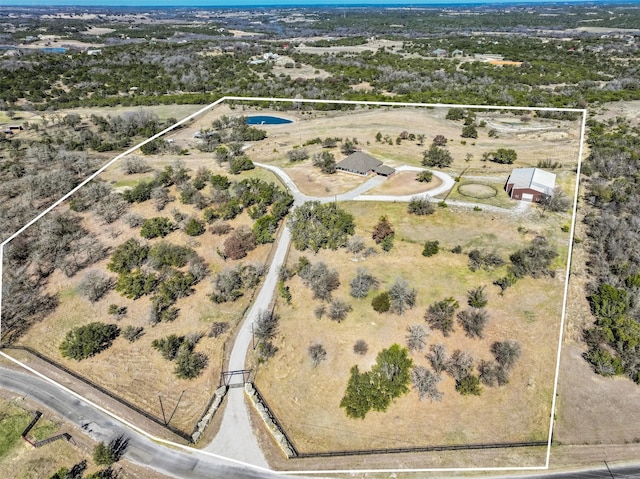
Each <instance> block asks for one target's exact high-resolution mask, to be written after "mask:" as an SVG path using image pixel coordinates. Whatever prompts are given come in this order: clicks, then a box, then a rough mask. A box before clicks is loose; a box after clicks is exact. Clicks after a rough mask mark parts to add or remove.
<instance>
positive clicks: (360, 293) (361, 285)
mask: <svg viewBox="0 0 640 479" xmlns="http://www.w3.org/2000/svg"><path fill="white" fill-rule="evenodd" d="M377 284H378V280H377V279H376V278H375V277H374V276H373V275H371V273H369V272H368V271H367V270H366V269H365V268H362V267H359V268H358V269H357V270H356V276H355V277H354V278H353V279H352V280H351V282H350V283H349V286H351V290H350V294H351V296H353V297H354V298H364V297H366V296H367V295H368V294H369V289H370V288H371V287H375V286H376V285H377Z"/></svg>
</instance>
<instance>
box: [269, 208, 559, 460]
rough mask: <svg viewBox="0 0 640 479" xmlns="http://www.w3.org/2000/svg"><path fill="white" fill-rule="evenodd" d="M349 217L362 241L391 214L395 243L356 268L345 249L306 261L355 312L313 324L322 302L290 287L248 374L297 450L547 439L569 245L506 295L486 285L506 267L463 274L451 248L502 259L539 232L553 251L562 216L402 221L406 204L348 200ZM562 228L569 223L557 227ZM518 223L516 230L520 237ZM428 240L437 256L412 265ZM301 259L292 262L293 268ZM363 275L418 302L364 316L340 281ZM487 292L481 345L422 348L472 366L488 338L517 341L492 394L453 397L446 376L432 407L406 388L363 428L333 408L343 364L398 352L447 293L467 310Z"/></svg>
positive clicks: (478, 215) (443, 213) (294, 284)
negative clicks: (507, 372) (271, 352)
mask: <svg viewBox="0 0 640 479" xmlns="http://www.w3.org/2000/svg"><path fill="white" fill-rule="evenodd" d="M345 207H346V209H347V210H349V211H350V212H351V213H353V214H354V216H355V218H356V224H357V232H356V233H357V234H359V235H361V236H363V237H365V238H369V239H368V240H367V241H368V243H370V244H373V241H372V240H370V232H371V230H372V228H373V225H374V224H375V222H377V219H378V216H380V215H382V214H386V215H388V217H389V218H390V220H391V222H392V224H393V225H394V227H395V228H396V241H395V246H394V248H393V249H392V250H391V251H390V253H388V254H385V253H380V254H378V255H375V256H372V257H368V258H367V259H366V260H358V261H356V260H355V259H354V258H352V257H351V255H350V254H349V253H347V252H346V251H344V250H341V251H338V252H330V251H329V252H327V251H321V252H320V253H318V254H317V255H313V254H309V253H306V256H307V257H308V258H309V259H310V260H311V261H312V262H315V261H324V262H325V263H327V264H328V265H330V266H331V267H333V268H335V269H337V270H338V271H339V273H340V281H341V286H340V288H339V289H338V290H337V291H335V292H334V295H333V296H334V297H337V298H342V299H344V300H347V301H348V302H349V303H350V304H351V306H352V307H353V311H352V312H351V313H350V314H349V315H348V316H347V318H346V319H345V320H344V321H343V322H342V323H336V322H332V321H330V320H329V319H327V318H326V317H325V318H323V319H321V320H318V319H316V317H315V316H314V314H313V310H314V309H315V307H316V306H318V305H319V304H320V302H319V301H318V300H314V299H313V298H312V295H311V292H310V290H308V289H307V288H306V287H304V286H303V285H302V283H301V281H300V279H299V278H297V277H295V278H294V279H292V280H291V281H290V287H291V290H292V294H293V304H292V305H291V306H286V305H279V306H278V309H277V311H278V312H279V314H281V316H282V319H281V322H280V324H281V327H280V330H281V333H280V336H279V338H278V340H277V346H278V347H279V348H280V351H279V352H278V354H277V355H276V357H275V358H273V359H272V360H271V361H269V362H268V363H267V364H266V365H265V366H263V367H261V369H260V371H259V373H258V374H257V384H258V386H259V387H260V389H261V390H262V392H263V393H264V395H265V397H266V398H267V400H268V401H269V404H270V405H271V407H272V408H273V409H274V410H275V412H276V415H277V416H278V418H279V419H280V421H281V422H282V423H283V424H284V427H285V428H286V429H287V432H288V433H289V434H290V435H291V436H292V438H293V441H294V442H295V444H296V445H297V447H298V448H299V449H300V450H301V451H304V452H311V451H327V450H353V449H368V448H397V447H405V446H424V445H435V444H465V443H483V442H502V441H529V440H545V439H546V437H547V433H548V427H549V414H550V408H551V399H552V388H553V379H554V373H555V358H556V350H557V340H558V334H559V326H560V317H561V305H562V293H563V285H564V265H565V264H566V262H565V261H566V248H559V249H560V250H561V254H562V253H563V252H564V257H562V258H561V259H559V260H558V261H557V262H556V264H555V265H554V267H555V269H556V272H557V274H556V277H555V278H543V279H536V280H534V279H530V278H527V279H524V280H521V281H519V282H518V283H517V284H516V285H515V286H514V287H512V288H510V289H508V290H507V292H506V293H505V295H504V296H500V295H499V294H498V292H499V289H498V288H497V287H496V286H493V285H492V284H491V283H492V281H494V280H495V279H497V278H498V277H499V276H500V275H501V274H504V270H499V271H494V272H492V273H489V272H486V271H476V272H474V273H472V272H471V271H470V270H469V269H468V267H467V261H468V258H467V256H466V254H454V253H451V252H450V251H448V250H450V249H451V248H452V247H453V246H455V245H458V244H459V245H461V246H462V247H463V250H464V251H465V252H468V251H469V250H470V249H472V248H474V247H479V248H486V249H489V250H493V251H495V252H496V253H498V254H500V255H501V256H502V257H507V256H508V254H509V253H510V252H513V251H514V250H516V249H518V248H519V247H522V246H524V245H525V244H526V243H527V242H528V241H530V240H531V239H532V237H533V236H535V234H543V235H546V236H547V237H548V238H549V239H550V240H551V241H553V242H554V244H556V245H558V246H560V245H562V244H563V243H566V242H567V240H568V234H566V233H562V232H561V231H560V228H559V224H558V221H560V218H556V217H553V218H551V217H548V218H547V219H546V221H544V222H540V221H539V220H538V218H536V217H535V216H533V217H529V218H521V219H520V221H517V222H515V221H513V220H512V219H511V218H508V217H500V216H497V215H491V214H488V213H484V212H464V211H455V210H454V209H451V208H448V209H438V211H437V212H436V213H435V214H434V215H433V216H430V217H427V218H420V217H414V216H408V215H406V213H405V212H406V205H400V204H377V205H376V207H375V208H372V207H371V205H364V204H361V203H348V204H346V205H345ZM565 220H566V219H565ZM518 226H520V227H521V228H520V231H521V232H519V231H518ZM427 239H437V240H439V241H440V242H441V246H442V247H443V248H444V249H445V250H443V251H441V252H440V253H438V254H437V255H436V256H433V257H430V258H424V257H422V256H421V251H422V243H423V241H425V240H427ZM299 256H300V253H299V252H296V251H294V252H293V253H292V255H291V257H290V259H289V263H290V264H295V262H296V261H297V258H298V257H299ZM360 266H362V267H365V268H367V269H368V270H369V271H370V272H371V273H373V274H374V276H376V277H377V278H378V279H379V280H380V286H379V290H384V289H386V288H388V287H389V286H390V284H391V283H392V282H393V281H394V279H395V278H396V277H398V276H400V277H403V278H405V279H407V280H408V282H409V284H411V285H412V286H413V287H415V288H417V290H418V296H417V304H416V307H415V308H414V309H412V310H409V311H408V312H406V313H405V314H404V315H403V316H398V315H394V314H390V313H385V314H378V313H376V312H374V311H373V309H372V308H371V304H370V303H371V299H372V297H373V296H374V293H370V294H369V296H368V297H367V298H365V299H361V300H357V299H353V298H351V297H350V296H349V281H350V279H351V278H352V277H353V276H354V274H355V270H356V268H357V267H360ZM479 285H486V286H487V292H488V295H489V305H488V310H489V312H490V316H491V320H490V323H489V325H488V326H487V328H486V329H485V334H484V338H483V339H482V340H479V339H470V338H467V337H466V336H465V335H464V333H463V331H462V330H461V328H460V327H459V326H458V325H457V326H456V330H455V332H454V333H452V334H451V335H450V336H449V337H446V338H445V337H443V336H442V334H441V333H440V332H437V331H431V333H430V335H429V337H428V340H427V347H428V345H429V344H434V343H443V344H445V346H446V348H447V351H448V352H449V354H450V353H451V352H453V350H455V349H458V348H459V349H462V350H464V351H467V352H469V353H470V354H472V356H473V357H474V358H475V359H476V360H480V359H486V360H489V359H491V353H490V351H489V347H490V345H491V344H492V343H493V342H494V341H501V340H505V339H515V340H517V341H518V342H519V343H520V344H521V346H522V351H523V352H522V357H521V359H520V361H519V362H518V364H517V365H516V367H515V368H514V370H513V373H512V375H511V377H510V383H509V384H508V385H507V386H504V387H501V388H488V387H484V391H483V393H482V396H480V397H475V396H472V397H469V396H461V395H460V394H458V393H457V392H456V391H455V390H454V381H453V380H452V379H451V378H450V377H449V376H446V375H445V376H443V378H444V379H443V381H442V382H441V383H440V390H441V391H442V392H443V393H444V399H443V400H442V401H441V402H429V401H428V400H427V401H424V402H420V401H419V399H418V395H417V393H416V392H415V391H412V392H410V393H409V394H407V395H406V396H403V397H401V398H399V399H397V400H395V401H394V402H393V403H392V405H391V407H390V408H389V410H388V411H387V412H386V413H379V412H370V413H369V414H368V415H367V417H366V418H365V419H364V420H353V419H349V418H348V417H347V416H346V414H345V412H344V409H341V408H340V407H339V403H340V400H341V398H342V396H343V394H344V391H345V388H346V384H347V381H348V378H349V370H350V368H351V366H353V365H355V364H357V365H358V366H359V368H360V370H361V371H365V370H368V369H369V368H370V367H371V366H372V365H373V364H374V362H375V357H376V355H377V353H378V352H379V351H380V350H382V349H383V348H387V347H389V346H390V345H391V344H393V343H399V344H401V345H404V342H405V334H406V328H407V326H408V325H411V324H423V325H425V324H426V323H425V322H424V320H423V315H424V312H425V310H426V308H427V306H428V305H429V304H431V303H433V302H434V301H438V300H441V299H443V298H445V297H448V296H453V297H454V298H455V299H457V300H458V301H459V302H460V304H461V309H464V308H465V306H466V292H467V291H468V290H469V289H471V288H473V287H475V286H479ZM359 339H364V340H365V341H366V342H367V344H368V346H369V350H368V352H367V354H365V355H363V356H359V355H356V354H354V352H353V345H354V343H355V342H356V341H357V340H359ZM314 342H320V343H322V344H323V345H324V347H325V349H326V350H327V360H326V361H324V362H322V363H321V364H320V365H319V366H317V367H315V368H314V367H313V365H312V363H311V360H310V358H309V357H308V354H307V348H308V346H309V345H310V344H312V343H314ZM425 352H426V350H425V351H422V352H416V353H412V354H411V357H412V359H413V361H414V364H416V365H424V366H428V361H427V359H426V358H425V356H424V353H425Z"/></svg>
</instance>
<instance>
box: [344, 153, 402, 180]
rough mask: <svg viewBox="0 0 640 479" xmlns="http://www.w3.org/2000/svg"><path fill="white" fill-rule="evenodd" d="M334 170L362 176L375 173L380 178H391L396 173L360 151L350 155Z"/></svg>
mask: <svg viewBox="0 0 640 479" xmlns="http://www.w3.org/2000/svg"><path fill="white" fill-rule="evenodd" d="M336 169H337V170H342V171H346V172H348V173H355V174H356V175H363V176H366V175H368V174H369V173H376V174H378V175H381V176H391V175H393V174H394V173H395V172H396V170H394V169H393V168H391V167H390V166H387V165H384V164H383V163H382V161H380V160H378V159H377V158H374V157H372V156H369V155H367V154H366V153H363V152H361V151H356V152H354V153H351V154H350V155H349V156H347V157H346V158H345V159H344V160H342V161H341V162H340V163H338V164H337V165H336Z"/></svg>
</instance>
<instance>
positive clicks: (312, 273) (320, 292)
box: [298, 261, 340, 300]
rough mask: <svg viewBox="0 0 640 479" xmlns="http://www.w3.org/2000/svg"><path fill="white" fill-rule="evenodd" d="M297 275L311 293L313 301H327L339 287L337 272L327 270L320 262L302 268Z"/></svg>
mask: <svg viewBox="0 0 640 479" xmlns="http://www.w3.org/2000/svg"><path fill="white" fill-rule="evenodd" d="M298 275H299V276H300V278H301V279H302V282H303V283H304V285H305V286H307V287H308V288H309V289H311V291H313V297H314V299H321V300H327V299H329V298H331V293H332V291H334V290H336V289H337V288H338V286H340V278H339V276H338V272H337V271H336V270H334V269H329V267H328V266H327V265H326V264H325V263H323V262H322V261H319V262H317V263H314V264H309V265H307V266H304V267H303V268H301V269H300V270H299V271H298Z"/></svg>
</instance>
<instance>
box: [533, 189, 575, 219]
mask: <svg viewBox="0 0 640 479" xmlns="http://www.w3.org/2000/svg"><path fill="white" fill-rule="evenodd" d="M570 204H571V200H570V199H569V198H568V197H567V195H565V194H564V192H563V191H562V189H561V188H560V187H558V186H556V187H555V188H554V190H553V193H551V194H550V195H545V196H543V197H542V199H541V200H540V207H541V208H542V214H543V215H544V213H545V212H546V211H553V212H560V211H566V210H567V209H568V208H569V205H570Z"/></svg>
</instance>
